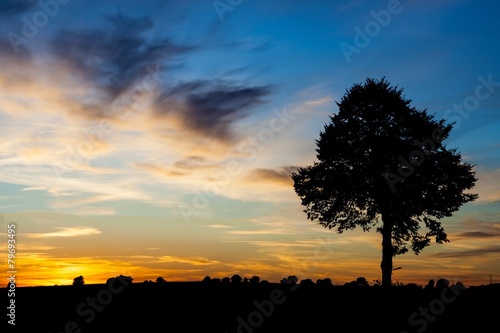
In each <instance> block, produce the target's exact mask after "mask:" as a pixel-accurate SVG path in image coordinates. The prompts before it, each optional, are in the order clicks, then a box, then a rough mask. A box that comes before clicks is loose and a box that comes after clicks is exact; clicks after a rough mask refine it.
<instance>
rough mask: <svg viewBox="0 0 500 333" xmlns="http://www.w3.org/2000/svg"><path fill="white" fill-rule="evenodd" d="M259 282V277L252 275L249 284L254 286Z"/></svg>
mask: <svg viewBox="0 0 500 333" xmlns="http://www.w3.org/2000/svg"><path fill="white" fill-rule="evenodd" d="M259 282H260V277H258V276H257V275H254V276H252V277H251V278H250V283H253V284H256V283H259Z"/></svg>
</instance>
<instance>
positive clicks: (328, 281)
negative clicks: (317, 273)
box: [316, 278, 333, 286]
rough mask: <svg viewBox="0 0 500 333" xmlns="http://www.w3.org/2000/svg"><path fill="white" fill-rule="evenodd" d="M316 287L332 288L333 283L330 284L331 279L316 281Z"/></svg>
mask: <svg viewBox="0 0 500 333" xmlns="http://www.w3.org/2000/svg"><path fill="white" fill-rule="evenodd" d="M316 285H318V286H332V285H333V283H332V279H330V278H324V279H318V280H317V281H316Z"/></svg>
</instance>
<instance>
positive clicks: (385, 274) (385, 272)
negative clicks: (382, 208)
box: [380, 215, 393, 288]
mask: <svg viewBox="0 0 500 333" xmlns="http://www.w3.org/2000/svg"><path fill="white" fill-rule="evenodd" d="M382 222H383V223H384V226H383V227H382V263H381V264H380V268H381V269H382V287H386V288H388V287H390V286H391V285H392V281H391V280H392V257H393V249H392V224H393V221H392V218H391V217H390V216H388V215H382Z"/></svg>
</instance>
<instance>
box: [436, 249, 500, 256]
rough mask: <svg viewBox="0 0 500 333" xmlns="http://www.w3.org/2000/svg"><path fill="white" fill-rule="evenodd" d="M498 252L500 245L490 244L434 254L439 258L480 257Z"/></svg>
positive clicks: (499, 251)
mask: <svg viewBox="0 0 500 333" xmlns="http://www.w3.org/2000/svg"><path fill="white" fill-rule="evenodd" d="M498 253H500V246H490V247H484V248H477V249H469V250H463V251H454V252H438V253H436V254H434V256H435V257H439V258H462V257H480V256H483V255H487V254H498Z"/></svg>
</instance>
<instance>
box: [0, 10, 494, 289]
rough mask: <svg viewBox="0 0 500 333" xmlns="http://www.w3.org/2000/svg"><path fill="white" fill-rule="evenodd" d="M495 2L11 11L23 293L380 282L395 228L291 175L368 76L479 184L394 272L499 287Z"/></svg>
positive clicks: (13, 201)
mask: <svg viewBox="0 0 500 333" xmlns="http://www.w3.org/2000/svg"><path fill="white" fill-rule="evenodd" d="M41 4H43V5H41ZM231 4H232V5H231ZM499 6H500V5H498V4H497V3H496V2H493V1H488V2H487V1H482V2H479V3H478V2H472V1H430V0H429V1H401V2H398V1H370V2H369V1H363V0H354V1H320V0H316V1H308V2H297V1H290V0H278V1H273V2H263V1H245V0H243V1H236V0H235V1H232V2H229V1H225V0H222V1H219V2H216V1H215V2H212V1H190V0H188V1H140V2H139V1H106V2H99V1H85V2H82V1H76V0H71V1H62V0H61V1H60V2H56V1H55V0H47V1H45V2H43V1H42V2H40V3H38V2H36V1H24V2H19V1H3V2H2V4H1V5H0V22H1V23H0V35H1V36H2V39H1V40H0V63H1V64H2V70H1V71H0V119H1V120H2V122H3V124H4V128H3V131H2V134H1V135H2V143H1V144H0V171H1V173H0V182H1V184H0V185H1V186H0V197H1V198H2V203H1V204H0V207H1V210H2V214H3V215H2V216H3V220H2V221H3V224H0V228H3V230H0V233H1V234H2V236H3V237H5V235H6V227H5V226H6V224H7V223H10V222H15V223H17V224H18V226H19V227H18V229H19V233H18V243H19V247H20V249H21V250H19V253H20V254H19V255H20V256H22V257H21V259H20V262H21V263H23V267H24V272H25V273H24V274H25V276H24V281H25V282H24V283H25V284H48V285H51V284H54V283H70V282H71V281H72V279H73V278H74V277H75V276H78V275H84V276H85V277H87V280H88V281H95V282H100V281H104V280H105V279H106V278H107V277H109V276H115V275H119V274H129V275H132V276H134V277H135V278H136V279H137V280H143V279H148V278H156V277H157V276H160V275H161V276H164V277H165V278H166V279H167V280H172V279H178V280H185V279H188V280H189V279H201V278H203V276H205V275H207V274H209V275H212V276H220V277H223V276H228V275H229V276H230V275H232V274H241V275H242V276H243V275H245V276H247V275H254V274H258V275H261V276H262V277H263V278H264V279H268V280H279V279H280V278H281V277H283V276H288V275H291V274H296V275H298V276H299V277H302V278H307V277H311V278H321V277H330V278H332V280H333V281H334V282H335V281H337V282H339V283H340V282H346V281H350V280H352V279H355V278H357V277H358V276H366V277H367V279H368V280H373V279H376V278H379V276H380V272H379V271H380V269H379V263H380V256H381V252H380V237H379V236H380V235H379V234H376V233H370V234H368V233H363V232H361V231H357V230H356V231H353V232H350V233H345V234H342V235H338V234H335V233H334V232H333V231H328V230H324V229H322V228H321V227H320V226H319V225H316V224H315V223H313V222H311V221H307V220H306V216H305V214H304V213H303V212H302V207H301V206H300V201H299V199H298V198H297V196H296V195H295V193H294V191H293V187H292V182H291V179H290V177H289V176H288V175H289V174H290V172H291V171H293V170H295V168H297V167H299V166H306V165H309V164H311V163H312V162H313V161H314V159H315V142H314V140H316V139H317V138H318V135H319V132H320V131H321V130H322V129H323V126H324V124H325V123H327V122H328V121H329V116H330V115H331V114H333V113H335V112H336V111H337V106H336V104H335V102H336V101H339V100H340V98H341V97H342V95H343V94H344V93H345V92H346V89H348V88H350V87H351V86H352V85H353V84H355V83H360V82H363V81H364V80H365V79H366V78H367V77H372V78H381V77H386V79H387V80H388V81H389V82H391V83H392V84H393V85H398V86H399V87H402V88H404V92H405V95H406V97H407V98H409V99H411V100H412V101H413V106H415V107H417V108H418V109H427V110H428V112H429V113H433V114H435V115H436V117H437V118H446V119H448V120H449V121H450V122H456V124H455V128H454V130H453V131H452V134H451V136H450V138H449V140H448V142H447V145H448V146H449V147H457V148H458V149H459V151H460V152H461V153H462V155H463V157H464V160H465V161H467V162H470V163H472V164H474V165H476V167H475V169H476V172H477V176H478V178H479V180H478V183H477V186H476V188H475V191H476V192H477V193H478V194H479V199H478V200H477V201H475V202H473V203H469V204H467V205H465V206H464V207H463V209H461V210H460V211H459V212H457V213H456V214H455V215H454V216H453V217H450V218H448V219H446V220H445V221H444V222H443V225H444V227H445V230H447V231H448V232H449V235H450V239H451V243H449V244H445V245H435V244H433V245H431V246H430V247H429V248H426V249H425V250H424V251H423V253H422V254H421V255H419V256H415V255H413V254H406V255H404V256H401V257H396V259H395V265H399V266H403V269H402V270H400V271H398V273H397V275H395V277H394V278H395V279H398V280H400V281H408V282H409V281H417V282H420V283H425V282H426V281H427V280H428V279H429V278H436V277H437V276H447V277H448V278H449V279H450V280H453V279H460V280H462V281H463V282H465V283H470V284H472V283H475V284H477V283H483V282H486V280H487V279H488V278H489V274H494V275H495V274H496V276H500V263H499V260H498V254H499V252H500V249H499V247H498V245H497V244H498V240H499V238H500V213H499V207H500V206H499V200H500V185H499V181H498V179H500V168H499V165H500V163H499V162H500V154H499V148H500V142H499V137H498V130H499V126H500V125H499V122H500V117H499V116H498V115H499V110H500V109H499V108H500V67H499V63H498V59H500V48H499V47H498V43H497V40H498V36H500V24H499V23H498V20H497V16H498V15H497V14H498V11H499V9H500V7H499ZM346 47H347V49H346ZM346 50H347V51H346ZM353 50H355V51H353ZM2 221H0V223H2ZM318 246H319V247H318ZM318 249H329V250H328V251H326V252H325V253H327V255H326V256H321V258H322V259H318V258H320V257H318ZM2 251H4V250H2ZM23 256H24V257H23ZM303 263H309V264H308V265H309V266H307V265H306V266H307V267H305V268H304V264H303ZM311 265H312V266H311ZM311 267H313V268H311ZM124 270H125V272H124ZM37 272H46V273H44V274H40V273H37ZM21 281H23V280H21ZM21 283H22V282H21Z"/></svg>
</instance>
